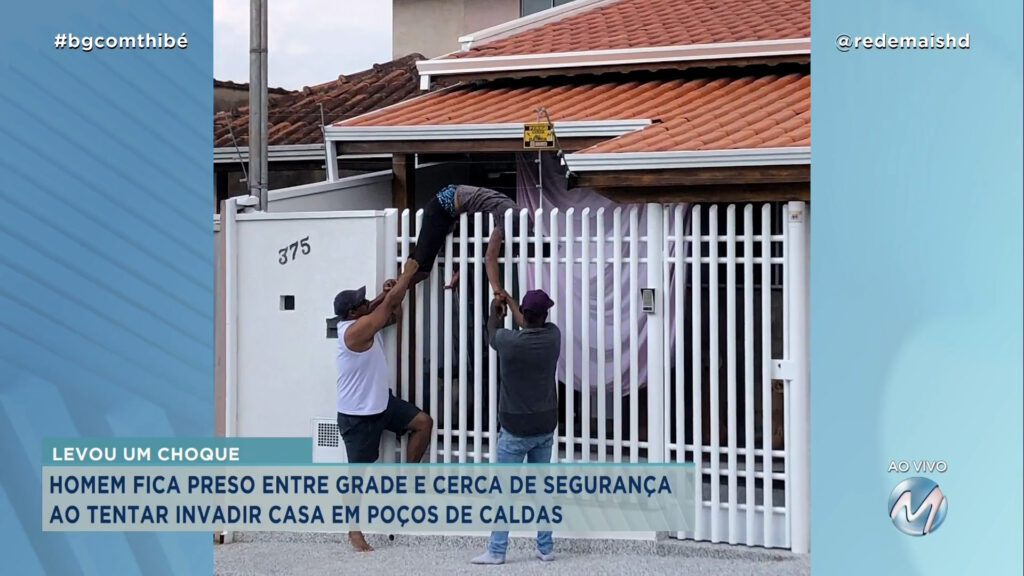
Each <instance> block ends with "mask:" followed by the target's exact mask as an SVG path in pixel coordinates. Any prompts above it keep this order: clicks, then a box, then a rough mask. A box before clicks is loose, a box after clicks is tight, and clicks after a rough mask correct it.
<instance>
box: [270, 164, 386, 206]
mask: <svg viewBox="0 0 1024 576" xmlns="http://www.w3.org/2000/svg"><path fill="white" fill-rule="evenodd" d="M391 180H392V174H391V170H384V171H381V172H373V173H370V174H361V175H359V176H350V177H348V178H342V179H340V180H336V181H334V182H317V183H315V184H305V185H303V186H293V187H291V188H281V189H279V190H271V191H269V192H268V193H267V210H268V211H269V212H320V211H330V210H383V209H385V208H389V207H390V206H391V202H392V199H391Z"/></svg>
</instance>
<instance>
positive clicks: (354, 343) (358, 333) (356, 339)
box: [345, 260, 419, 352]
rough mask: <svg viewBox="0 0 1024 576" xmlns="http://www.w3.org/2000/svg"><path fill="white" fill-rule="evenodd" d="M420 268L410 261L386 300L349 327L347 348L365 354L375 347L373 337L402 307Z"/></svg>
mask: <svg viewBox="0 0 1024 576" xmlns="http://www.w3.org/2000/svg"><path fill="white" fill-rule="evenodd" d="M418 268H419V266H418V265H417V264H416V261H414V260H410V261H409V262H407V263H406V265H405V269H404V270H402V275H401V276H399V277H398V280H396V281H395V285H394V286H393V287H392V288H391V289H390V290H388V291H387V293H385V294H384V299H383V300H382V301H381V303H380V304H379V305H378V306H377V307H375V308H374V309H373V311H371V312H370V313H369V314H367V315H366V316H363V317H361V318H359V319H358V320H356V323H355V324H353V325H351V326H349V328H348V330H346V331H345V346H348V348H349V350H352V351H354V352H365V351H367V350H369V349H370V347H371V346H372V345H373V337H374V335H375V334H377V332H380V331H381V330H382V329H383V328H384V327H385V326H387V325H388V323H389V321H390V320H391V318H392V317H393V316H394V315H395V312H396V311H397V309H398V308H400V307H401V305H402V300H404V299H405V292H406V290H407V289H408V288H409V283H410V282H411V281H412V277H413V275H414V274H415V273H416V270H417V269H418Z"/></svg>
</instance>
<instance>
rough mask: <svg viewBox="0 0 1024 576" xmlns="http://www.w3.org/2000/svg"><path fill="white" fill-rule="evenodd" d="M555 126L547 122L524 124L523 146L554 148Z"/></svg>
mask: <svg viewBox="0 0 1024 576" xmlns="http://www.w3.org/2000/svg"><path fill="white" fill-rule="evenodd" d="M554 147H555V128H554V126H552V125H551V124H549V123H547V122H527V123H526V124H523V148H527V149H538V148H554Z"/></svg>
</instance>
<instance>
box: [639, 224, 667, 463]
mask: <svg viewBox="0 0 1024 576" xmlns="http://www.w3.org/2000/svg"><path fill="white" fill-rule="evenodd" d="M662 210H663V209H662V206H661V204H648V205H647V244H646V248H647V287H648V288H652V289H653V290H654V311H653V312H652V313H649V314H648V315H647V446H648V450H647V461H648V462H665V461H666V458H665V452H666V450H665V447H666V445H667V442H666V441H665V404H666V402H667V400H666V397H665V366H664V364H665V338H664V333H665V315H666V314H667V310H666V309H665V302H666V301H667V300H666V298H665V274H664V264H665V253H664V250H663V244H664V240H665V224H664V221H663V218H662ZM631 297H632V298H639V297H640V295H639V294H633V295H632V296H631Z"/></svg>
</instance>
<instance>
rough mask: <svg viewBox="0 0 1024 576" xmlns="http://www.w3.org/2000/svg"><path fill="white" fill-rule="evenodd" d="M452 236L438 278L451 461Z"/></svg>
mask: <svg viewBox="0 0 1024 576" xmlns="http://www.w3.org/2000/svg"><path fill="white" fill-rule="evenodd" d="M452 244H453V242H452V237H451V236H450V235H449V236H448V238H447V240H446V241H445V248H444V275H443V276H442V277H441V278H440V281H441V286H442V288H441V289H442V290H444V347H443V352H444V404H443V405H442V408H443V409H444V444H443V446H444V462H445V463H448V462H451V461H452V429H453V428H455V425H454V424H453V423H452V352H453V351H452V291H451V290H447V289H445V288H444V285H445V284H446V283H447V282H448V281H449V280H450V279H451V277H452V260H453V258H452V256H453V253H452Z"/></svg>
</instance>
